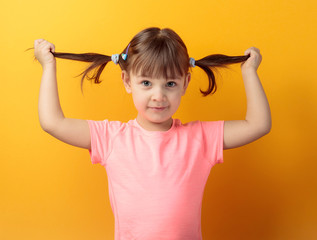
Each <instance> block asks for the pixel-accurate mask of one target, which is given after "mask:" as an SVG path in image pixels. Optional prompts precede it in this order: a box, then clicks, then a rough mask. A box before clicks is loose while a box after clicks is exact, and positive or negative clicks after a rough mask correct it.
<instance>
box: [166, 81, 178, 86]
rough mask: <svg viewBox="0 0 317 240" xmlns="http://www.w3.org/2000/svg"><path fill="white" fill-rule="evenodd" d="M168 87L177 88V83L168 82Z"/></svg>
mask: <svg viewBox="0 0 317 240" xmlns="http://www.w3.org/2000/svg"><path fill="white" fill-rule="evenodd" d="M167 86H168V87H175V86H176V83H175V82H168V83H167Z"/></svg>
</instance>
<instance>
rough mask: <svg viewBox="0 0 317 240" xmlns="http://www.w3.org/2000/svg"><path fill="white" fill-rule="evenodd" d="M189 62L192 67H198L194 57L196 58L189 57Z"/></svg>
mask: <svg viewBox="0 0 317 240" xmlns="http://www.w3.org/2000/svg"><path fill="white" fill-rule="evenodd" d="M189 64H190V65H191V66H192V67H196V65H195V59H194V58H189Z"/></svg>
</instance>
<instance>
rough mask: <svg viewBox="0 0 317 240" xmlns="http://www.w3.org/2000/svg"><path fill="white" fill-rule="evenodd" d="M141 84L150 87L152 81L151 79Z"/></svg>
mask: <svg viewBox="0 0 317 240" xmlns="http://www.w3.org/2000/svg"><path fill="white" fill-rule="evenodd" d="M141 84H142V85H144V86H146V87H148V86H150V84H151V83H150V82H149V81H142V82H141Z"/></svg>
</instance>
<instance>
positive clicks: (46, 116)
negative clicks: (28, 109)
mask: <svg viewBox="0 0 317 240" xmlns="http://www.w3.org/2000/svg"><path fill="white" fill-rule="evenodd" d="M51 51H52V52H54V51H55V46H54V45H53V44H52V43H50V42H48V41H46V40H44V39H38V40H35V41H34V55H35V57H36V59H37V60H38V61H39V62H40V63H41V65H42V68H43V74H42V80H41V86H40V94H39V105H38V111H39V120H40V125H41V127H42V129H43V130H44V131H45V132H47V133H49V134H50V135H52V136H53V137H55V138H57V139H59V140H61V141H63V142H65V143H68V144H71V145H73V146H77V147H82V148H87V149H90V132H89V126H88V122H87V120H81V119H71V118H65V116H64V114H63V111H62V108H61V105H60V102H59V97H58V88H57V80H56V60H55V58H54V56H53V54H52V52H51Z"/></svg>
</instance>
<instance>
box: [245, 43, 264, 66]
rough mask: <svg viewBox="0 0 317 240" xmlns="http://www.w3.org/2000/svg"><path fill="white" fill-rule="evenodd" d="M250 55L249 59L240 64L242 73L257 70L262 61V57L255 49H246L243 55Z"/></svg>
mask: <svg viewBox="0 0 317 240" xmlns="http://www.w3.org/2000/svg"><path fill="white" fill-rule="evenodd" d="M248 54H250V57H249V58H248V59H247V60H246V61H245V62H243V63H242V64H241V70H242V72H244V71H246V70H249V69H251V70H255V71H256V70H257V69H258V67H259V65H260V63H261V61H262V56H261V54H260V50H259V49H258V48H256V47H250V48H248V49H247V50H246V51H245V52H244V55H248Z"/></svg>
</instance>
